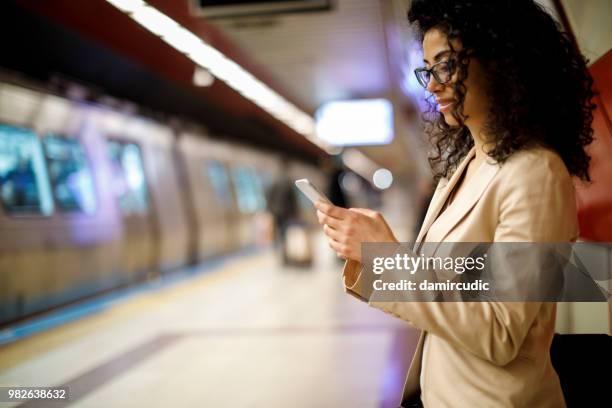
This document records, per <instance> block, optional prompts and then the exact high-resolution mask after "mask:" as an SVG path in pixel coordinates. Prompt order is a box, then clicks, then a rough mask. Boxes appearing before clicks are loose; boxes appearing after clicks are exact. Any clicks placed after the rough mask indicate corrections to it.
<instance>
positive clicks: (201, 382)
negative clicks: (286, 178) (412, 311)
mask: <svg viewBox="0 0 612 408" xmlns="http://www.w3.org/2000/svg"><path fill="white" fill-rule="evenodd" d="M318 255H319V256H318V257H317V258H316V261H315V265H314V267H313V268H312V269H301V268H287V269H281V268H280V266H279V264H278V261H277V257H276V254H274V253H272V252H271V251H263V252H258V253H256V254H250V255H246V256H242V257H238V258H235V259H232V260H230V261H227V262H224V263H223V264H222V265H220V266H218V267H216V268H214V270H211V271H208V272H206V273H201V274H195V275H193V276H192V277H190V278H189V279H183V280H181V281H179V282H177V283H174V284H171V285H159V287H155V285H153V287H152V288H151V289H150V290H145V291H140V292H138V293H137V294H135V295H130V296H128V297H127V298H124V299H119V300H117V301H115V302H114V303H113V304H112V305H111V306H109V307H106V308H104V309H103V310H101V311H99V312H96V313H94V314H92V315H89V316H86V317H84V318H81V319H78V320H76V321H73V322H70V323H67V324H63V325H60V326H58V327H54V328H52V329H49V330H45V331H44V332H41V333H38V334H35V335H33V336H30V337H27V338H24V339H21V340H18V341H16V342H13V343H11V344H8V345H4V346H2V347H0V385H4V386H7V385H12V386H15V385H16V386H60V385H63V386H68V387H69V388H70V393H71V400H70V401H69V403H58V404H50V403H49V402H48V401H45V402H32V401H31V402H28V403H25V404H22V405H21V406H26V407H49V406H71V407H309V408H310V407H317V408H322V407H352V408H355V407H364V408H366V407H395V406H397V398H398V397H399V393H400V392H401V387H402V385H403V375H404V373H405V369H406V367H407V365H408V364H409V360H410V358H411V355H412V352H413V350H414V344H415V343H416V333H415V331H413V330H411V329H410V328H409V327H408V326H407V325H405V324H404V323H403V322H401V321H399V320H397V319H394V318H393V317H391V316H388V315H385V314H384V313H382V312H380V311H378V310H374V309H371V308H369V307H368V306H367V305H365V304H363V303H361V302H359V301H358V300H357V299H354V298H353V297H351V296H349V295H347V294H345V293H344V292H343V290H342V286H341V281H340V271H341V265H340V264H339V263H338V262H334V261H335V260H334V259H333V255H332V254H331V252H330V251H326V250H325V249H320V248H319V249H318ZM0 406H16V404H12V403H0Z"/></svg>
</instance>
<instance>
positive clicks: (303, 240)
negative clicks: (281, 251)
mask: <svg viewBox="0 0 612 408" xmlns="http://www.w3.org/2000/svg"><path fill="white" fill-rule="evenodd" d="M286 234H287V236H286V239H285V257H286V262H287V264H289V265H298V266H310V265H311V264H312V252H313V248H312V239H311V236H310V231H309V230H308V227H307V225H305V224H302V223H297V222H296V223H291V224H290V225H289V226H288V227H287V232H286Z"/></svg>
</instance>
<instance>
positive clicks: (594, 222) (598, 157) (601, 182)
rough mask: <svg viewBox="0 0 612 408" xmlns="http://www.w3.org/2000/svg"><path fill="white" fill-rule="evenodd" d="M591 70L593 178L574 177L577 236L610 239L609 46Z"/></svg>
mask: <svg viewBox="0 0 612 408" xmlns="http://www.w3.org/2000/svg"><path fill="white" fill-rule="evenodd" d="M590 71H591V75H593V79H594V80H595V89H596V91H597V92H598V95H597V96H596V97H595V102H596V103H597V110H596V111H595V112H594V118H593V130H594V132H595V133H594V136H593V137H594V138H595V140H594V141H593V143H592V144H591V145H590V146H589V148H588V152H589V154H590V155H591V167H590V170H589V171H590V174H591V178H592V180H593V181H592V183H590V184H584V183H582V182H580V181H576V190H577V197H576V200H577V203H578V219H579V222H580V236H581V238H583V239H585V240H589V241H605V242H612V123H611V122H610V118H611V117H612V50H610V51H608V52H607V53H606V54H605V55H604V56H603V57H601V58H600V59H598V60H597V61H596V62H595V63H594V64H593V65H591V68H590Z"/></svg>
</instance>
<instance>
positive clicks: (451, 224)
mask: <svg viewBox="0 0 612 408" xmlns="http://www.w3.org/2000/svg"><path fill="white" fill-rule="evenodd" d="M499 167H500V166H499V164H498V163H496V162H492V159H490V158H488V157H487V158H486V160H485V161H484V162H483V163H482V164H481V165H480V167H479V168H478V170H476V173H474V175H473V177H472V178H471V179H470V180H469V181H468V183H467V184H466V185H465V186H464V187H463V188H464V190H462V191H461V195H460V196H457V197H456V198H455V199H454V200H453V202H452V203H451V205H450V206H449V207H448V208H447V209H446V210H445V211H444V212H443V213H442V214H441V215H440V217H438V219H436V220H435V226H434V228H431V225H430V228H431V232H432V234H431V239H428V241H431V242H437V243H439V242H442V241H444V239H445V238H446V236H447V235H448V234H449V233H450V232H451V231H452V230H453V228H455V226H456V225H457V224H458V223H459V222H460V221H461V220H462V219H463V218H464V217H465V215H466V214H467V213H468V212H469V211H470V210H471V209H472V208H473V207H474V205H476V203H477V202H478V200H479V199H480V197H481V196H482V194H483V193H484V191H485V190H486V189H487V187H488V186H489V183H490V182H491V180H493V177H495V175H496V174H497V172H498V171H499ZM451 188H452V187H451ZM447 195H448V194H447ZM432 224H433V223H432Z"/></svg>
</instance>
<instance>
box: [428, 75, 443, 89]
mask: <svg viewBox="0 0 612 408" xmlns="http://www.w3.org/2000/svg"><path fill="white" fill-rule="evenodd" d="M442 86H443V85H442V84H440V83H439V82H438V81H436V78H434V76H433V75H431V76H430V77H429V82H428V83H427V90H428V91H429V92H431V93H434V92H435V91H439V90H440V89H442Z"/></svg>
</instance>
